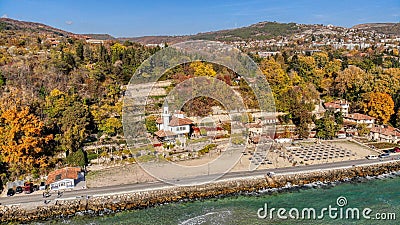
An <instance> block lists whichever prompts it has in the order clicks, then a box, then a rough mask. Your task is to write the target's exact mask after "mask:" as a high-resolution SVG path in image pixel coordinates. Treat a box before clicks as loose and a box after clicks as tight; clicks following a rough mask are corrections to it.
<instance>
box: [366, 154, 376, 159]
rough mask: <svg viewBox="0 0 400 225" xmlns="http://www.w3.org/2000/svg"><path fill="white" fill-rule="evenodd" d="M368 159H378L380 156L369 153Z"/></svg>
mask: <svg viewBox="0 0 400 225" xmlns="http://www.w3.org/2000/svg"><path fill="white" fill-rule="evenodd" d="M367 159H378V156H376V155H368V156H367Z"/></svg>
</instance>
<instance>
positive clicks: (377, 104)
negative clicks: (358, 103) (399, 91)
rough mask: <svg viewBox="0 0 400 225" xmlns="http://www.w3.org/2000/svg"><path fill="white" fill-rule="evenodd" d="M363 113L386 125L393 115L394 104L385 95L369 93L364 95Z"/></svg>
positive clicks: (387, 95)
mask: <svg viewBox="0 0 400 225" xmlns="http://www.w3.org/2000/svg"><path fill="white" fill-rule="evenodd" d="M363 108H364V112H366V113H367V114H368V115H370V116H373V117H375V118H376V119H377V121H378V122H379V123H382V124H386V123H387V122H388V121H389V119H390V116H391V115H392V114H393V113H394V102H393V99H392V97H391V96H390V95H389V94H387V93H382V92H369V93H367V94H365V98H364V103H363Z"/></svg>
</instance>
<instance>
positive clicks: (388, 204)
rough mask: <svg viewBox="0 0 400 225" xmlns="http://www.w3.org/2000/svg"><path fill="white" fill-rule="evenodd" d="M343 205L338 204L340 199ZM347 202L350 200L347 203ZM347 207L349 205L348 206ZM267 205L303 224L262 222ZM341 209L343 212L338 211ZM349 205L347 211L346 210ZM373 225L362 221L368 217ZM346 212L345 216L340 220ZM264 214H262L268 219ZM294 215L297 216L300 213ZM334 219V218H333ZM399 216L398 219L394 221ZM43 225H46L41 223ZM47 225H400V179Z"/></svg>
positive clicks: (276, 220)
mask: <svg viewBox="0 0 400 225" xmlns="http://www.w3.org/2000/svg"><path fill="white" fill-rule="evenodd" d="M339 197H340V198H341V202H337V200H338V198H339ZM344 198H345V199H344ZM343 200H346V202H347V204H346V205H343V204H344V203H346V202H343ZM265 203H267V206H268V208H269V209H270V208H276V210H278V208H285V209H286V216H288V211H289V210H291V209H292V208H296V209H297V210H299V213H300V215H299V217H300V218H299V219H279V218H277V214H276V211H275V212H273V218H272V219H271V218H270V217H269V215H267V218H265V219H260V218H258V216H257V211H258V210H259V209H260V208H263V207H264V205H265ZM338 204H340V207H339V206H338ZM329 205H331V207H332V208H335V207H336V208H337V211H336V212H337V214H336V219H332V218H330V217H329V212H327V211H325V212H323V213H322V214H323V216H324V217H323V218H322V219H318V218H317V219H308V218H307V217H306V216H307V215H308V214H305V217H304V218H305V219H301V210H302V209H304V208H314V209H315V210H316V212H317V214H318V215H320V214H321V210H322V208H328V207H329ZM342 205H343V206H342ZM348 208H351V209H354V208H357V209H358V210H359V212H360V219H351V215H354V216H355V215H356V213H354V214H351V212H350V211H349V213H348V216H349V217H350V218H348V219H346V218H345V214H346V213H345V212H346V209H348ZM366 208H369V209H370V210H371V212H370V213H366V214H367V216H370V219H365V218H363V216H362V211H363V210H367V209H366ZM340 209H342V210H343V211H342V212H343V215H342V217H340ZM263 212H264V211H261V212H260V214H261V216H262V213H263ZM292 213H293V214H292V215H293V216H296V214H295V210H292ZM376 213H379V216H381V217H383V216H386V217H391V218H392V219H391V220H377V219H375V217H377V214H376ZM332 215H333V217H334V213H332ZM393 216H395V217H396V219H395V220H394V219H393ZM41 224H42V223H41ZM45 224H77V225H80V224H107V225H108V224H151V225H156V224H191V225H194V224H400V177H391V178H385V179H373V180H363V181H359V182H355V183H354V182H353V183H342V184H339V185H335V186H333V187H323V188H308V189H300V190H291V191H288V192H283V193H272V194H271V193H269V194H260V195H257V196H234V197H225V198H220V199H208V200H203V201H195V202H182V203H172V204H167V205H161V206H156V207H153V208H149V209H144V210H134V211H125V212H119V213H116V214H113V215H106V216H100V217H89V216H76V217H73V218H71V219H63V220H57V221H48V222H46V223H45Z"/></svg>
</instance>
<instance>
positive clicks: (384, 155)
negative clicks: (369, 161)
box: [379, 153, 390, 159]
mask: <svg viewBox="0 0 400 225" xmlns="http://www.w3.org/2000/svg"><path fill="white" fill-rule="evenodd" d="M388 157H390V154H389V153H383V154H380V155H379V158H381V159H382V158H388Z"/></svg>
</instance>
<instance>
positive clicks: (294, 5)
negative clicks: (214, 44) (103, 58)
mask: <svg viewBox="0 0 400 225" xmlns="http://www.w3.org/2000/svg"><path fill="white" fill-rule="evenodd" d="M0 16H2V17H9V18H12V19H18V20H25V21H33V22H40V23H44V24H47V25H50V26H54V27H57V28H60V29H64V30H67V31H71V32H75V33H108V34H111V35H113V36H115V37H132V36H144V35H183V34H195V33H198V32H206V31H213V30H220V29H229V28H235V27H242V26H247V25H250V24H253V23H257V22H261V21H277V22H296V23H306V24H310V23H312V24H315V23H318V24H333V25H338V26H345V27H351V26H353V25H355V24H359V23H367V22H400V0H382V1H381V0H348V1H345V0H336V1H334V0H331V1H316V0H315V1H312V0H292V1H291V0H264V1H262V0H248V1H246V0H241V1H240V0H238V1H233V0H220V1H218V0H214V1H210V0H203V1H190V0H185V1H174V0H170V1H167V0H165V1H161V0H150V1H149V0H142V1H136V0H132V1H128V0H109V1H102V0H97V1H95V0H80V1H78V0H0Z"/></svg>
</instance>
